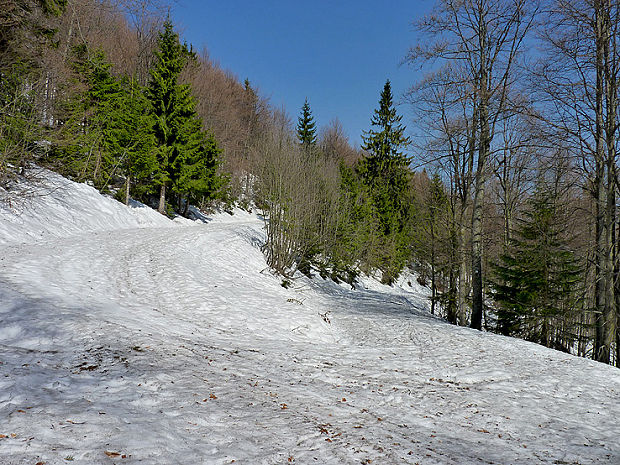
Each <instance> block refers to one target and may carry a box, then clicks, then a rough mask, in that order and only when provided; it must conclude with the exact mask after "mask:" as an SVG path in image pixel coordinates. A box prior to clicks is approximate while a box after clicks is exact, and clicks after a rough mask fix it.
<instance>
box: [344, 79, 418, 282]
mask: <svg viewBox="0 0 620 465" xmlns="http://www.w3.org/2000/svg"><path fill="white" fill-rule="evenodd" d="M401 118H402V117H401V116H398V115H397V114H396V109H395V108H394V106H393V101H392V89H391V85H390V81H389V80H388V81H387V82H386V83H385V86H384V88H383V91H382V92H381V97H380V99H379V108H378V109H376V110H375V112H374V116H373V117H372V120H371V125H372V126H373V127H376V128H377V129H371V130H370V131H368V132H366V133H365V134H364V136H363V141H364V145H363V147H362V148H363V149H364V150H366V151H367V156H366V157H365V158H364V159H362V160H361V161H360V162H359V163H358V165H357V167H356V168H357V172H358V173H359V175H360V176H361V178H362V179H363V182H364V184H365V185H366V186H367V188H368V190H369V193H370V196H371V198H372V199H373V204H374V211H375V214H376V222H377V223H378V225H379V231H378V235H379V236H380V238H381V240H380V241H379V243H378V244H377V248H376V249H375V250H374V252H376V254H375V255H374V258H373V261H374V262H375V263H374V264H371V267H373V268H375V267H376V268H379V269H380V270H381V271H382V272H383V280H384V281H385V282H388V283H391V282H392V281H393V280H394V279H395V278H396V276H398V274H399V273H400V271H401V270H402V268H403V267H404V266H405V265H406V263H407V261H408V259H409V255H410V247H409V242H410V241H409V235H410V231H409V228H408V227H407V226H408V223H409V217H410V215H411V199H410V185H409V180H410V171H409V169H408V164H409V160H408V158H407V157H406V156H405V155H404V154H403V152H402V150H403V149H404V148H405V147H406V146H407V145H408V144H409V139H408V138H407V137H405V136H404V132H405V128H404V126H402V125H401V124H400V120H401Z"/></svg>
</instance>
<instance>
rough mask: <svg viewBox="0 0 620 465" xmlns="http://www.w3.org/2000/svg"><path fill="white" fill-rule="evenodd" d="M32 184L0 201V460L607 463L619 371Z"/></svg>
mask: <svg viewBox="0 0 620 465" xmlns="http://www.w3.org/2000/svg"><path fill="white" fill-rule="evenodd" d="M47 179H48V184H49V183H51V184H52V185H55V186H58V188H53V189H49V188H48V189H47V190H46V189H45V188H37V189H43V190H44V191H45V194H46V195H44V196H35V197H33V198H32V199H31V200H29V201H27V202H21V203H20V204H19V205H14V204H12V205H11V206H10V207H9V206H7V205H4V206H0V244H1V245H0V464H3V465H9V464H32V465H34V464H36V463H46V464H50V465H51V464H61V463H62V464H65V463H79V464H108V463H116V464H123V463H127V464H131V463H144V464H230V463H237V464H251V465H253V464H285V463H297V464H370V463H372V464H401V463H402V464H407V463H409V464H414V463H420V464H470V463H471V464H479V463H483V464H491V463H495V464H535V463H548V464H590V463H609V464H620V423H619V419H620V370H618V369H615V368H612V367H608V366H604V365H601V364H597V363H595V362H592V361H588V360H583V359H578V358H575V357H572V356H569V355H565V354H562V353H559V352H555V351H552V350H548V349H545V348H543V347H540V346H537V345H534V344H529V343H526V342H523V341H519V340H515V339H509V338H504V337H500V336H497V335H492V334H487V333H480V332H476V331H472V330H469V329H466V328H458V327H454V326H451V325H449V324H446V323H444V322H442V321H440V320H438V319H436V318H433V317H431V316H430V315H428V313H427V309H426V308H427V306H426V301H425V295H426V294H425V292H424V291H423V289H421V288H420V287H419V286H418V285H417V283H416V282H415V279H413V278H412V277H405V278H404V279H403V280H401V282H400V283H399V285H397V286H395V287H393V288H390V287H386V286H381V285H379V284H378V283H376V282H374V281H373V280H371V279H365V280H364V281H363V285H364V286H362V287H364V288H361V289H358V290H351V289H350V288H349V287H348V286H343V285H337V284H335V283H333V282H329V281H323V280H321V279H320V278H316V279H315V280H308V279H306V278H298V279H296V280H295V281H294V284H293V286H292V287H291V288H289V289H285V288H283V287H282V286H281V285H280V280H279V279H278V278H277V277H275V276H273V275H271V274H270V273H269V271H268V270H267V269H266V265H265V261H264V259H263V255H262V254H261V251H260V245H261V244H262V242H263V240H264V235H263V231H262V223H261V221H260V220H259V219H258V218H256V217H255V216H253V215H250V214H248V213H243V212H237V213H236V214H235V215H234V216H230V215H227V214H221V215H215V216H214V217H213V218H211V221H208V222H207V223H194V222H187V221H176V222H172V221H170V220H167V219H165V218H164V217H162V216H160V215H157V214H156V213H154V212H152V211H151V210H148V209H146V207H139V206H136V207H134V208H127V207H124V206H123V205H121V204H119V203H118V202H115V201H113V200H111V199H108V198H105V197H102V196H100V195H99V194H98V193H97V192H96V191H95V190H94V189H91V188H89V187H88V186H85V185H81V184H74V183H71V182H69V181H66V180H62V178H59V177H58V176H55V175H51V174H48V175H47ZM409 283H411V285H410V284H409Z"/></svg>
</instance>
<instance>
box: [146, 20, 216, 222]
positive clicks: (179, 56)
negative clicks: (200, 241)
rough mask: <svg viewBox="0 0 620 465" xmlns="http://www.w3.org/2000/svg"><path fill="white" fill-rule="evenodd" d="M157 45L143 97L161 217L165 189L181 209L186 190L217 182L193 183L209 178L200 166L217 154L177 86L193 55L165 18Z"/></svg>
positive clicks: (187, 95) (186, 89) (210, 172)
mask: <svg viewBox="0 0 620 465" xmlns="http://www.w3.org/2000/svg"><path fill="white" fill-rule="evenodd" d="M158 45H159V50H158V51H157V52H156V58H157V59H156V63H155V65H154V67H153V68H152V69H151V72H150V73H151V79H150V81H149V85H148V90H147V95H148V97H149V100H150V102H151V106H152V113H153V115H154V117H155V124H154V132H155V137H156V140H157V143H158V146H159V147H158V159H159V166H160V170H159V171H158V173H159V175H158V176H157V178H156V182H157V184H158V185H159V186H160V200H159V211H160V212H161V213H164V211H165V205H166V188H167V186H169V187H170V188H171V191H172V193H173V194H175V195H176V196H177V200H179V205H181V197H182V196H185V197H186V200H187V197H189V195H190V193H191V192H192V189H195V188H197V187H198V186H199V185H200V186H202V187H201V189H202V188H203V187H204V186H206V185H216V184H218V183H217V182H214V183H211V184H209V183H210V180H209V179H206V178H205V179H197V178H196V176H199V175H200V176H214V175H215V173H214V169H211V168H209V169H207V168H206V167H207V166H211V165H212V164H213V163H214V161H213V160H214V157H215V156H216V154H217V153H219V152H218V151H217V150H215V151H214V150H213V149H212V147H213V144H212V141H211V138H212V136H209V137H207V136H206V135H205V134H204V133H203V131H202V121H201V120H200V118H199V117H198V115H197V114H196V104H195V102H194V99H193V98H192V96H191V89H190V86H189V85H187V84H180V83H179V75H180V74H181V71H182V70H183V68H184V66H185V64H186V62H187V61H188V60H189V59H192V57H194V54H193V52H192V51H191V50H190V49H188V47H187V45H181V44H180V42H179V36H178V35H177V34H176V33H175V32H174V30H173V26H172V23H171V22H170V20H167V21H166V22H165V23H164V29H163V31H162V32H161V33H160V35H159V39H158ZM204 157H206V158H205V159H204V160H202V158H204ZM211 158H213V160H211ZM199 167H200V168H199ZM190 181H191V182H190ZM192 186H193V187H192Z"/></svg>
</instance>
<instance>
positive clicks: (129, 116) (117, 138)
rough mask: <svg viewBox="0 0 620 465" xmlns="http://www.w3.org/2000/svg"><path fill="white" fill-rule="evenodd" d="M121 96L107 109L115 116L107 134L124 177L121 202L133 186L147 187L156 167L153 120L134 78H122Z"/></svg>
mask: <svg viewBox="0 0 620 465" xmlns="http://www.w3.org/2000/svg"><path fill="white" fill-rule="evenodd" d="M122 90H123V91H122V94H121V97H120V99H119V100H118V101H117V102H116V103H115V108H113V109H111V111H114V112H115V114H116V115H117V118H115V119H114V120H113V121H114V124H113V125H112V126H111V131H110V140H109V144H110V148H111V150H112V151H113V152H114V153H115V154H116V157H117V158H118V160H119V164H120V168H121V172H122V174H124V175H125V178H126V191H125V202H126V203H128V202H129V196H130V189H131V187H132V183H133V185H136V186H145V187H146V188H147V189H148V186H149V185H150V183H151V182H152V180H153V178H154V177H156V176H157V172H158V170H159V164H158V162H157V156H156V150H155V148H156V145H155V144H156V141H155V136H154V132H153V126H154V123H155V122H154V119H153V117H152V115H151V113H150V105H149V101H148V100H147V98H146V96H145V95H144V91H143V89H142V88H141V87H140V85H139V84H138V83H137V82H136V81H135V80H134V79H125V80H124V81H123V83H122Z"/></svg>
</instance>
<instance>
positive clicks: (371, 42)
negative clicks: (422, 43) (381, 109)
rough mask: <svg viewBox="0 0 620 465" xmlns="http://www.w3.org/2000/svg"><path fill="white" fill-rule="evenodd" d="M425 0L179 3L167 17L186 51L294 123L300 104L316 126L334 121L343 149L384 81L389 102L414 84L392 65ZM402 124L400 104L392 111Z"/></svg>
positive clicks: (409, 74)
mask: <svg viewBox="0 0 620 465" xmlns="http://www.w3.org/2000/svg"><path fill="white" fill-rule="evenodd" d="M432 3H433V2H432V1H430V0H419V1H416V0H391V1H388V2H379V1H377V0H374V1H373V0H356V1H353V0H351V1H327V0H313V1H308V2H298V1H294V0H263V1H257V0H225V1H222V0H217V1H216V0H179V2H178V4H177V5H176V6H175V8H174V10H173V12H172V16H173V19H174V21H175V23H176V24H177V25H178V26H179V27H180V31H181V35H182V37H183V38H184V39H185V40H187V41H188V42H189V43H191V44H193V45H194V48H195V49H197V50H201V49H202V48H203V47H206V48H207V49H208V51H209V54H210V56H211V58H212V59H214V60H215V61H217V62H219V64H220V65H221V66H222V68H224V69H227V70H229V71H232V72H233V73H234V74H235V75H237V76H238V77H239V78H240V79H241V80H243V79H245V78H246V77H247V78H248V79H249V80H250V81H251V82H252V83H253V84H254V86H256V87H258V88H259V90H260V92H261V95H263V96H265V97H268V98H269V99H270V101H271V103H272V104H273V105H275V106H282V105H283V106H284V107H285V109H286V111H287V112H288V113H289V115H290V116H291V117H292V118H293V119H294V121H295V122H296V121H297V116H298V115H299V111H300V109H301V106H302V105H303V102H304V99H305V98H306V97H307V98H308V101H309V103H310V108H311V109H312V113H313V115H314V118H315V120H316V122H317V124H318V126H319V127H321V126H323V125H326V124H327V123H329V121H330V120H332V119H333V118H336V117H337V118H339V119H340V121H341V122H342V124H343V126H344V128H345V130H346V132H347V134H348V136H349V138H350V141H351V143H354V144H355V143H357V144H359V143H360V140H361V139H360V136H361V132H362V130H367V129H369V128H370V118H371V117H372V113H373V110H374V109H375V108H376V107H377V106H378V101H379V94H380V92H381V90H382V89H383V85H384V83H385V80H386V79H388V78H389V79H390V80H391V81H392V88H393V92H394V97H395V101H397V102H398V100H399V99H400V97H401V95H402V93H403V92H404V91H405V90H406V89H407V88H408V87H409V86H411V85H412V84H413V83H414V82H415V81H416V79H418V78H419V76H418V75H416V73H415V72H414V71H413V70H411V69H410V68H408V67H407V66H399V63H400V61H401V60H402V58H403V57H404V56H405V54H406V52H407V50H408V48H409V47H410V46H411V45H413V44H414V43H415V40H416V36H415V34H414V32H413V28H412V26H411V23H412V21H413V20H414V19H415V18H418V17H420V16H421V15H423V14H424V13H425V12H427V11H428V10H429V9H430V7H431V6H432ZM398 111H399V114H402V115H404V116H403V123H405V124H406V125H407V126H409V125H410V117H409V111H408V109H407V108H406V106H399V107H398Z"/></svg>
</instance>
